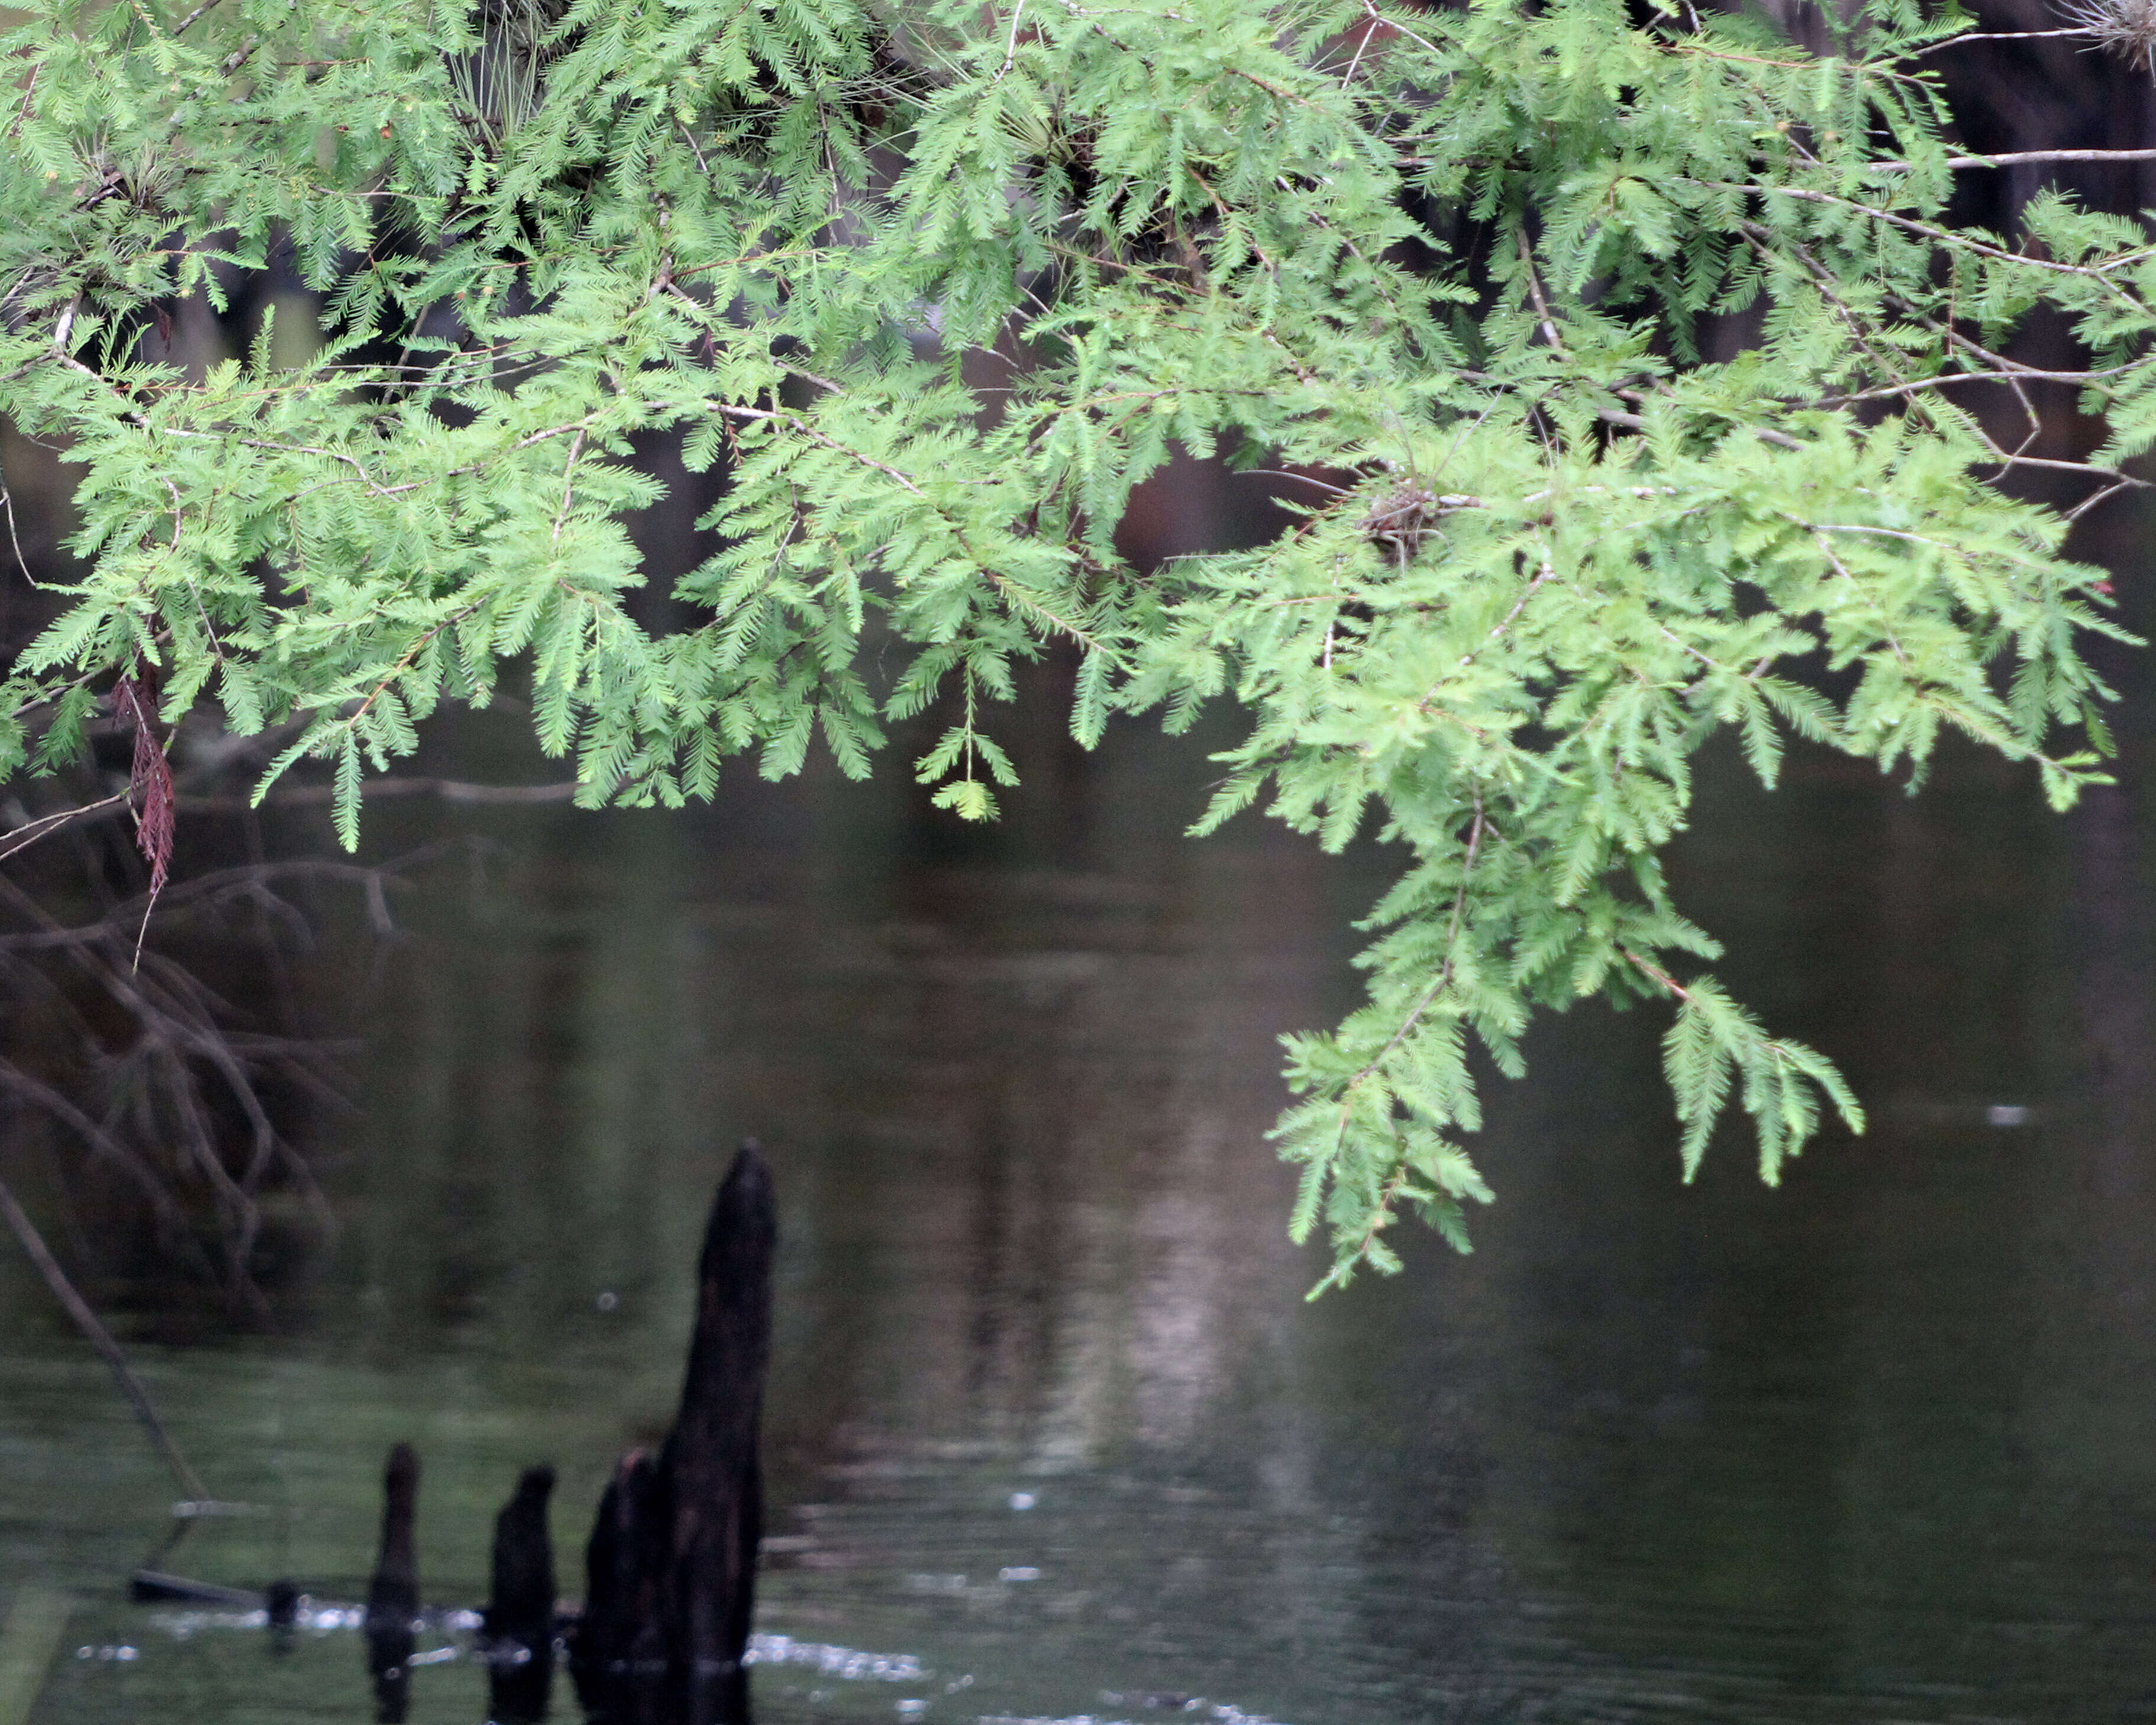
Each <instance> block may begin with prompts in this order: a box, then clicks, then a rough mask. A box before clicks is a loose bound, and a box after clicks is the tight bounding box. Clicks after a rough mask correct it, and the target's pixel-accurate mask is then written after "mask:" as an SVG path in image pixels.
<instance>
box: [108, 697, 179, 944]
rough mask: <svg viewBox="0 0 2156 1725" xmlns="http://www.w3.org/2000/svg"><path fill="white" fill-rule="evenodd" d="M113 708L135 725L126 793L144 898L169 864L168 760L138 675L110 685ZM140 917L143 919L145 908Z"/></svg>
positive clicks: (161, 881)
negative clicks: (146, 878) (145, 871)
mask: <svg viewBox="0 0 2156 1725" xmlns="http://www.w3.org/2000/svg"><path fill="white" fill-rule="evenodd" d="M112 705H113V709H114V711H115V712H117V713H120V714H121V715H123V716H126V718H128V719H129V720H131V721H132V722H133V724H134V726H135V764H134V768H133V772H132V776H131V778H130V780H129V782H128V786H127V793H128V795H129V796H130V797H131V798H133V800H134V803H135V845H136V849H137V850H140V851H141V853H142V860H144V861H145V862H146V863H148V864H149V865H150V902H151V904H152V905H154V904H156V903H157V895H158V894H159V893H161V892H162V891H164V890H165V876H166V874H167V872H168V871H169V870H170V869H171V868H172V824H173V805H172V762H169V761H167V759H166V758H165V751H164V749H163V747H162V746H161V745H160V744H159V743H158V742H157V706H156V702H155V701H154V699H153V697H152V696H151V690H150V684H149V680H148V678H147V677H146V676H145V675H142V674H141V670H140V667H137V674H136V675H134V676H129V677H122V678H121V680H119V681H118V682H116V683H115V684H114V685H112ZM142 920H143V922H144V923H145V924H146V923H147V922H149V920H150V919H149V913H148V911H147V910H145V911H144V912H143V917H142Z"/></svg>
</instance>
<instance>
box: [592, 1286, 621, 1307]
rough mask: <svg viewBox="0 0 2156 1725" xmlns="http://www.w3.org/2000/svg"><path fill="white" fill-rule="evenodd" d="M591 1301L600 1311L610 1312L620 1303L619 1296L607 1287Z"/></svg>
mask: <svg viewBox="0 0 2156 1725" xmlns="http://www.w3.org/2000/svg"><path fill="white" fill-rule="evenodd" d="M592 1303H593V1305H595V1306H597V1307H598V1309H599V1310H600V1311H602V1312H611V1311H613V1309H614V1307H617V1306H619V1305H620V1304H621V1296H620V1295H619V1294H617V1293H616V1292H614V1291H613V1289H612V1288H608V1289H607V1290H606V1291H604V1292H603V1293H602V1294H601V1295H600V1296H598V1299H597V1300H595V1301H593V1302H592Z"/></svg>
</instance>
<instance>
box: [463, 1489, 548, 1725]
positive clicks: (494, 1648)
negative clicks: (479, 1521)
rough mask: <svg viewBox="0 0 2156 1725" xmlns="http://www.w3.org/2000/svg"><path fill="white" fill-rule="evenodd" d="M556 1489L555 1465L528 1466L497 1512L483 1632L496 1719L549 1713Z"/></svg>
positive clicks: (527, 1721) (517, 1721) (501, 1722)
mask: <svg viewBox="0 0 2156 1725" xmlns="http://www.w3.org/2000/svg"><path fill="white" fill-rule="evenodd" d="M553 1491H554V1470H553V1469H552V1468H551V1467H531V1468H526V1470H525V1471H524V1474H523V1476H522V1477H521V1478H520V1479H519V1480H518V1481H517V1482H516V1496H515V1497H511V1499H510V1500H509V1502H507V1503H506V1505H504V1506H503V1508H502V1511H501V1513H500V1515H498V1516H496V1517H495V1520H494V1564H493V1583H492V1586H491V1589H490V1592H489V1595H488V1599H487V1605H486V1613H485V1616H484V1617H483V1618H482V1619H481V1624H482V1630H481V1633H482V1635H483V1636H484V1638H485V1647H486V1661H487V1697H488V1703H489V1709H490V1711H489V1715H488V1717H490V1719H492V1720H493V1721H494V1722H495V1725H531V1722H532V1721H535V1720H539V1719H543V1718H545V1717H547V1698H548V1693H549V1692H550V1691H551V1690H552V1687H553V1681H554V1548H553V1543H552V1541H551V1540H550V1539H549V1538H548V1537H547V1499H548V1498H549V1497H552V1495H553Z"/></svg>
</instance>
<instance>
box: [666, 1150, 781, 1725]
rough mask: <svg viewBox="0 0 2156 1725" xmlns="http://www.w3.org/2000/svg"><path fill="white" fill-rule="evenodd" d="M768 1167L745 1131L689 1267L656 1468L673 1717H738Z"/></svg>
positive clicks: (765, 1350)
mask: <svg viewBox="0 0 2156 1725" xmlns="http://www.w3.org/2000/svg"><path fill="white" fill-rule="evenodd" d="M777 1245H778V1219H777V1214H776V1209H775V1205H774V1203H773V1194H772V1186H771V1171H770V1169H769V1168H768V1167H767V1165H766V1164H765V1162H764V1159H763V1155H762V1150H761V1149H760V1147H758V1146H757V1143H756V1142H755V1141H754V1140H753V1139H752V1140H750V1141H748V1142H746V1143H744V1144H743V1145H742V1147H741V1152H740V1153H739V1154H738V1155H737V1156H736V1157H735V1158H734V1163H733V1166H732V1168H730V1169H729V1170H728V1171H727V1173H726V1179H725V1181H724V1182H723V1183H721V1186H720V1188H719V1191H718V1196H717V1198H716V1199H715V1200H714V1201H713V1203H712V1205H711V1222H710V1224H709V1225H708V1227H707V1228H706V1230H705V1235H704V1250H703V1255H702V1258H701V1261H700V1262H699V1264H698V1266H697V1272H696V1336H695V1339H694V1340H693V1341H692V1342H691V1343H690V1349H689V1366H688V1371H687V1373H686V1374H685V1378H684V1380H683V1383H682V1387H681V1407H680V1413H679V1414H677V1415H676V1416H675V1422H674V1430H673V1431H672V1433H671V1434H670V1435H669V1436H668V1438H667V1440H666V1447H665V1451H664V1453H663V1455H661V1457H660V1467H659V1471H660V1476H661V1480H662V1486H663V1490H664V1491H665V1497H666V1499H667V1510H668V1514H669V1528H668V1532H669V1536H670V1537H669V1539H668V1546H669V1553H668V1557H669V1562H668V1565H667V1571H666V1576H665V1588H664V1591H663V1594H662V1598H661V1606H662V1609H663V1610H664V1612H665V1620H666V1627H667V1640H668V1643H669V1645H668V1650H667V1651H668V1654H669V1656H670V1660H669V1662H670V1667H671V1675H672V1684H673V1687H674V1692H675V1698H676V1703H677V1705H676V1708H675V1712H676V1713H677V1716H678V1717H679V1719H680V1725H748V1718H749V1697H748V1667H747V1663H746V1655H747V1651H748V1640H749V1630H750V1620H751V1617H752V1615H753V1612H754V1609H755V1603H756V1556H757V1544H758V1543H759V1542H760V1541H761V1539H762V1534H763V1479H762V1468H761V1466H760V1465H759V1463H758V1460H757V1440H758V1430H759V1427H760V1425H761V1424H762V1414H763V1384H764V1378H765V1374H766V1373H767V1370H768V1368H769V1366H770V1363H771V1278H772V1260H773V1255H774V1253H775V1250H776V1248H777Z"/></svg>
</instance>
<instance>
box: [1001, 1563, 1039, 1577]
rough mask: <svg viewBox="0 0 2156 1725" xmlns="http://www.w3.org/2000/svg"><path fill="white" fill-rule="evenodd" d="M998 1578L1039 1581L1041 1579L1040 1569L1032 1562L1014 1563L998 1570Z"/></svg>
mask: <svg viewBox="0 0 2156 1725" xmlns="http://www.w3.org/2000/svg"><path fill="white" fill-rule="evenodd" d="M996 1579H997V1580H998V1581H1038V1580H1039V1579H1040V1571H1039V1570H1038V1569H1036V1568H1034V1567H1033V1565H1032V1564H1030V1563H1014V1564H1012V1565H1011V1566H1010V1567H1009V1568H1007V1569H999V1570H998V1571H997V1572H996Z"/></svg>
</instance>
